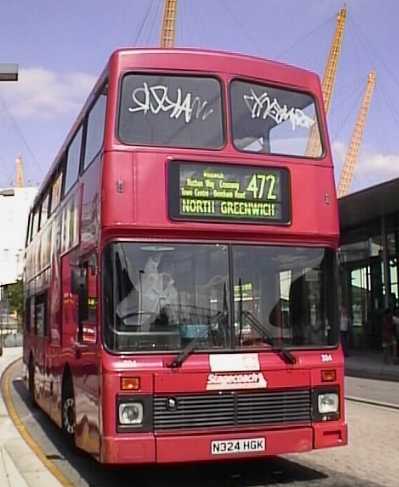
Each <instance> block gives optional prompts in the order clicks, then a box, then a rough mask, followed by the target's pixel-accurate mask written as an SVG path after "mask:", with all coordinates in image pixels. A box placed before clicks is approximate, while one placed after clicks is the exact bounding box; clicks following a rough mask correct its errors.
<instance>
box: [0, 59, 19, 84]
mask: <svg viewBox="0 0 399 487" xmlns="http://www.w3.org/2000/svg"><path fill="white" fill-rule="evenodd" d="M0 81H18V64H10V63H0Z"/></svg>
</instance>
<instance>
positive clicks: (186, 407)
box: [154, 389, 311, 431]
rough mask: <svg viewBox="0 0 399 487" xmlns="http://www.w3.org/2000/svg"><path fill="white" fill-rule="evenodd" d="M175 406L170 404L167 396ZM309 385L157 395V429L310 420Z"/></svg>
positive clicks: (268, 423)
mask: <svg viewBox="0 0 399 487" xmlns="http://www.w3.org/2000/svg"><path fill="white" fill-rule="evenodd" d="M170 398H173V399H175V400H176V407H174V408H170V406H169V407H168V399H170ZM310 421H311V393H310V390H309V389H301V390H288V391H265V392H235V391H234V392H223V393H206V394H184V395H168V396H155V398H154V430H155V431H156V430H171V429H182V428H187V429H189V428H209V427H220V426H249V425H273V424H278V423H281V424H290V423H309V422H310Z"/></svg>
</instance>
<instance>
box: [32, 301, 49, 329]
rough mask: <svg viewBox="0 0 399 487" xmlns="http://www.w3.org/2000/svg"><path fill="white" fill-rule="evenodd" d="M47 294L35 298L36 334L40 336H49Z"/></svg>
mask: <svg viewBox="0 0 399 487" xmlns="http://www.w3.org/2000/svg"><path fill="white" fill-rule="evenodd" d="M47 322H48V320H47V293H43V294H39V295H38V296H36V297H35V332H36V334H37V335H38V336H42V337H45V336H46V335H47Z"/></svg>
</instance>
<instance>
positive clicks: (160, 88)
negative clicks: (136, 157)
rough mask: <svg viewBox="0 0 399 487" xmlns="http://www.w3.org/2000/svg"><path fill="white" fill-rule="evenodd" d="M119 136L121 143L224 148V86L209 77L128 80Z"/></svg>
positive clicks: (137, 76) (128, 77) (133, 76)
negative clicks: (222, 95) (222, 90)
mask: <svg viewBox="0 0 399 487" xmlns="http://www.w3.org/2000/svg"><path fill="white" fill-rule="evenodd" d="M118 133H119V138H120V140H121V141H122V142H123V143H125V144H130V145H150V146H167V147H189V148H204V149H218V148H220V147H222V146H223V144H224V134H223V115H222V97H221V86H220V83H219V81H218V80H216V79H215V78H209V77H208V78H206V77H193V76H170V75H167V76H166V75H155V74H133V73H132V74H127V75H125V76H124V78H123V81H122V93H121V100H120V107H119V128H118Z"/></svg>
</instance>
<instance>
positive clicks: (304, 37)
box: [276, 16, 335, 58]
mask: <svg viewBox="0 0 399 487" xmlns="http://www.w3.org/2000/svg"><path fill="white" fill-rule="evenodd" d="M332 21H334V22H335V16H330V17H328V18H327V19H326V20H324V21H323V22H322V23H321V24H319V25H317V26H316V27H315V28H313V29H312V30H311V31H309V32H306V33H305V34H303V35H301V36H300V37H298V38H297V39H296V40H295V41H294V42H293V43H292V44H290V45H289V46H288V47H286V48H284V50H283V51H281V52H280V53H277V56H276V57H277V58H284V56H285V55H286V54H287V53H288V52H290V51H291V50H292V49H293V48H294V47H297V46H298V44H299V43H303V42H304V41H306V40H308V39H309V38H310V37H311V36H312V35H313V34H315V33H316V32H317V31H318V30H320V29H321V28H325V27H326V25H327V24H329V23H331V22H332Z"/></svg>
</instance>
